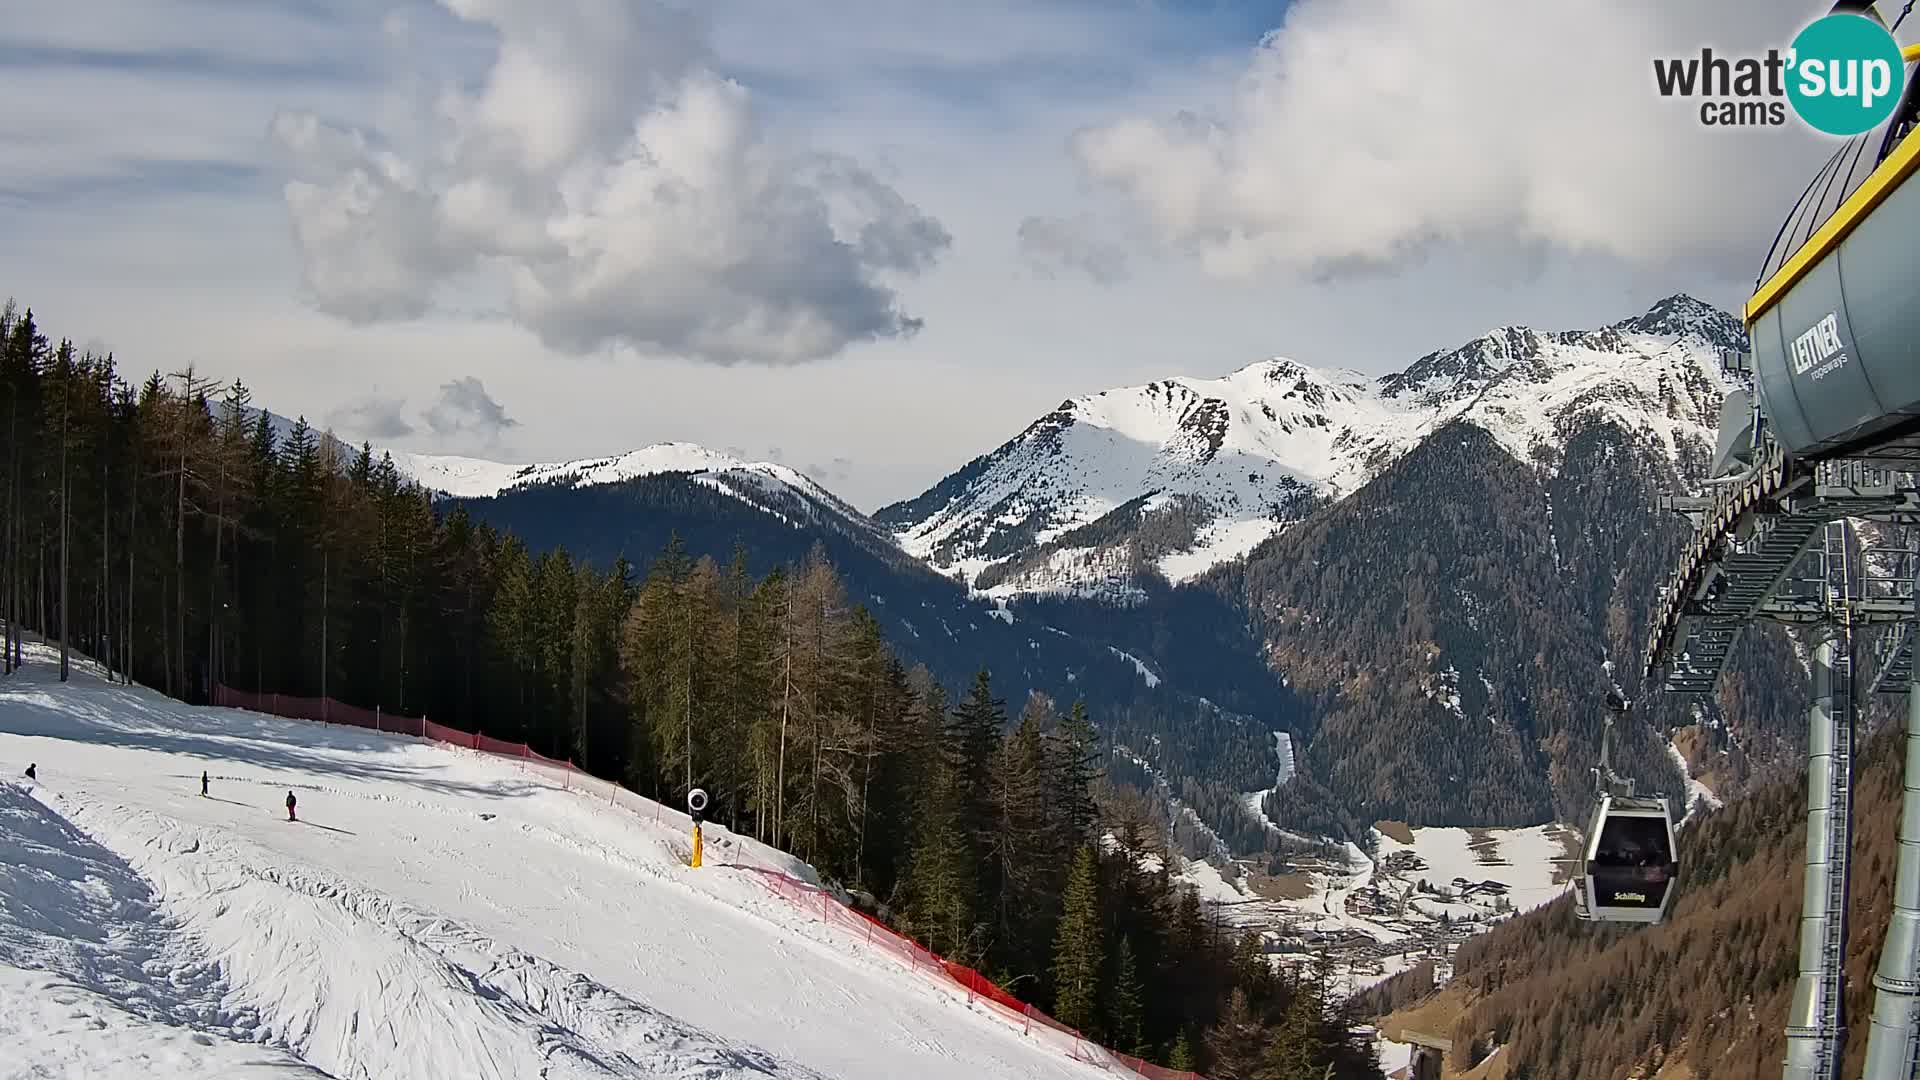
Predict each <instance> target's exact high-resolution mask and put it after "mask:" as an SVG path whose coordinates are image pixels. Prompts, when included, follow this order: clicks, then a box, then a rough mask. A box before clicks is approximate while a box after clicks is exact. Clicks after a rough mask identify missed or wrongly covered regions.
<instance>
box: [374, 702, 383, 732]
mask: <svg viewBox="0 0 1920 1080" xmlns="http://www.w3.org/2000/svg"><path fill="white" fill-rule="evenodd" d="M373 730H375V731H383V730H385V729H384V728H382V727H381V726H380V706H378V705H375V706H374V707H373Z"/></svg>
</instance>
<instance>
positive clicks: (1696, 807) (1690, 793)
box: [1667, 739, 1722, 825]
mask: <svg viewBox="0 0 1920 1080" xmlns="http://www.w3.org/2000/svg"><path fill="white" fill-rule="evenodd" d="M1667 754H1668V756H1670V757H1672V758H1673V763H1674V765H1675V766H1677V767H1678V768H1679V769H1680V775H1681V776H1683V777H1685V778H1686V781H1687V809H1686V813H1685V814H1683V815H1682V816H1681V818H1680V824H1682V825H1685V824H1686V823H1687V822H1688V821H1689V820H1691V819H1692V818H1693V816H1694V814H1696V813H1698V812H1699V811H1700V809H1701V808H1702V807H1705V808H1706V809H1708V810H1718V809H1720V807H1721V805H1722V804H1721V802H1720V797H1719V796H1718V795H1715V794H1714V793H1713V789H1712V788H1710V787H1708V786H1707V785H1705V784H1703V783H1701V782H1700V781H1698V780H1696V779H1694V776H1693V769H1692V768H1691V767H1689V766H1688V765H1687V758H1686V755H1684V754H1682V753H1681V752H1680V747H1679V746H1677V745H1675V743H1674V741H1673V740H1672V739H1668V740H1667Z"/></svg>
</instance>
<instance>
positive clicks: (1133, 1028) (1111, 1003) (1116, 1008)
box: [1106, 937, 1152, 1057]
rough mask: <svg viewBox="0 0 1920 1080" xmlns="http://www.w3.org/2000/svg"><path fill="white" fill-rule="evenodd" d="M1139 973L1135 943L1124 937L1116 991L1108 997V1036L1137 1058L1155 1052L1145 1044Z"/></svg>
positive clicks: (1118, 952) (1115, 970)
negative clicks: (1141, 1019) (1135, 961)
mask: <svg viewBox="0 0 1920 1080" xmlns="http://www.w3.org/2000/svg"><path fill="white" fill-rule="evenodd" d="M1140 1018H1141V1009H1140V972H1139V970H1138V968H1137V967H1136V966H1135V964H1134V960H1133V940H1132V939H1131V938H1126V937H1123V938H1121V939H1120V947H1119V949H1118V950H1116V952H1115V954H1114V962H1113V991H1112V993H1111V994H1110V995H1109V996H1108V1006H1107V1029H1106V1030H1107V1037H1108V1038H1109V1039H1111V1040H1112V1042H1113V1045H1114V1046H1115V1047H1117V1048H1119V1049H1121V1050H1123V1051H1124V1052H1126V1053H1130V1054H1133V1055H1135V1056H1136V1057H1146V1056H1147V1055H1148V1054H1150V1053H1151V1052H1152V1050H1151V1049H1150V1048H1148V1047H1146V1046H1144V1045H1143V1044H1142V1039H1141V1026H1140Z"/></svg>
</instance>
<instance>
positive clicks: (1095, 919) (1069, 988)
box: [1053, 847, 1102, 1035]
mask: <svg viewBox="0 0 1920 1080" xmlns="http://www.w3.org/2000/svg"><path fill="white" fill-rule="evenodd" d="M1062 908H1063V909H1062V913H1061V916H1060V927H1059V930H1058V931H1057V932H1056V934H1055V936H1054V947H1053V1000H1054V1006H1053V1014H1054V1016H1055V1017H1056V1018H1057V1019H1059V1021H1060V1022H1061V1023H1063V1024H1065V1025H1067V1026H1068V1027H1070V1028H1074V1029H1076V1030H1078V1031H1080V1032H1081V1033H1082V1034H1086V1035H1094V1034H1096V1033H1097V1032H1098V1030H1099V1029H1098V1024H1099V1019H1100V969H1101V960H1102V953H1101V945H1100V884H1099V866H1098V862H1097V860H1096V858H1095V856H1094V853H1093V849H1092V848H1091V847H1083V848H1081V849H1080V851H1079V852H1078V853H1077V854H1075V855H1074V858H1073V871H1072V872H1071V873H1070V874H1069V875H1068V876H1067V894H1066V897H1065V902H1064V904H1063V905H1062Z"/></svg>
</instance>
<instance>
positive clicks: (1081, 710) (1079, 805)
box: [1048, 701, 1100, 845]
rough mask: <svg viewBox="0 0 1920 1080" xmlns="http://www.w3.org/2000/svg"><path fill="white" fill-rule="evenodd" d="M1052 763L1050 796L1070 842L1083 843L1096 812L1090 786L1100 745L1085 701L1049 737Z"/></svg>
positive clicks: (1096, 771)
mask: <svg viewBox="0 0 1920 1080" xmlns="http://www.w3.org/2000/svg"><path fill="white" fill-rule="evenodd" d="M1048 742H1049V746H1048V751H1049V753H1048V758H1049V764H1050V765H1051V770H1050V772H1051V784H1050V785H1049V786H1050V790H1051V793H1052V794H1051V797H1050V799H1049V800H1048V801H1049V802H1050V803H1051V804H1052V806H1053V807H1054V808H1055V812H1056V813H1057V814H1058V815H1059V817H1060V820H1061V822H1062V828H1063V829H1064V830H1065V832H1066V834H1067V838H1068V840H1067V842H1068V843H1071V844H1075V845H1078V844H1081V843H1085V842H1086V840H1087V839H1088V837H1089V836H1090V834H1091V833H1092V831H1093V823H1094V821H1095V819H1096V818H1097V817H1098V816H1099V810H1098V808H1097V807H1095V806H1094V802H1093V788H1094V784H1095V782H1096V781H1097V780H1098V779H1099V778H1100V767H1099V765H1100V755H1099V746H1098V743H1097V740H1096V738H1095V735H1094V731H1093V721H1092V720H1090V719H1088V717H1087V705H1086V702H1084V701H1076V702H1074V703H1073V708H1072V710H1071V711H1069V712H1068V713H1067V716H1066V719H1065V720H1063V721H1062V722H1061V725H1060V730H1059V731H1058V732H1057V733H1054V734H1053V735H1052V736H1051V737H1050V738H1049V740H1048Z"/></svg>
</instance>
